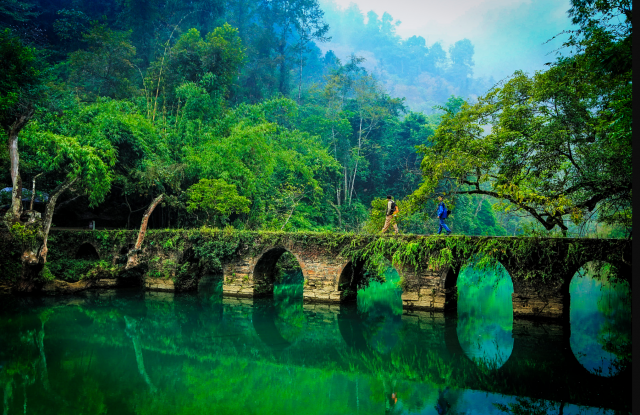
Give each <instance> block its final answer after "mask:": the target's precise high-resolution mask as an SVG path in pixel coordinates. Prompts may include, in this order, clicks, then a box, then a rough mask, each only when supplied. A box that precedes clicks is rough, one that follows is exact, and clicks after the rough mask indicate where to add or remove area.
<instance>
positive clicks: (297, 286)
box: [253, 247, 304, 298]
mask: <svg viewBox="0 0 640 415" xmlns="http://www.w3.org/2000/svg"><path fill="white" fill-rule="evenodd" d="M253 282H254V296H255V297H273V295H274V288H275V286H276V285H278V290H277V291H278V293H279V294H283V295H294V296H299V297H300V298H302V286H303V285H302V284H303V282H304V276H303V273H302V268H301V266H300V261H299V259H298V258H297V257H296V256H295V255H294V254H293V253H291V252H289V251H288V250H286V249H285V248H283V247H276V248H272V249H269V250H268V251H266V252H265V253H263V254H262V256H261V257H260V259H259V260H258V261H257V262H256V265H255V267H254V270H253ZM281 291H283V292H281ZM289 291H292V292H291V293H290V292H289Z"/></svg>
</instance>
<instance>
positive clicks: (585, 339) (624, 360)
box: [569, 261, 631, 377]
mask: <svg viewBox="0 0 640 415" xmlns="http://www.w3.org/2000/svg"><path fill="white" fill-rule="evenodd" d="M626 272H627V269H625V267H623V266H616V265H614V264H611V263H608V262H605V261H589V262H587V263H585V264H584V265H582V267H580V268H579V269H578V271H576V273H575V274H574V275H573V276H572V277H571V280H570V283H569V299H570V300H569V303H570V305H569V308H570V314H569V327H570V335H569V346H570V347H569V348H570V350H571V352H572V355H573V357H574V358H575V359H576V360H577V361H578V363H580V365H581V366H582V367H583V368H584V369H586V370H587V371H588V372H589V373H591V374H594V375H598V376H602V377H612V376H617V375H619V374H620V373H622V372H625V371H627V370H628V369H629V367H630V365H631V287H630V284H629V281H630V279H631V278H630V277H631V274H630V272H629V274H627V273H626Z"/></svg>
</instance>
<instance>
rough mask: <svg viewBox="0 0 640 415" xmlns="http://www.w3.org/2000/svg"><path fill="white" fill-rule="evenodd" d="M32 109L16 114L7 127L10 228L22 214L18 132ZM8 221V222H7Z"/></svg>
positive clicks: (32, 111)
mask: <svg viewBox="0 0 640 415" xmlns="http://www.w3.org/2000/svg"><path fill="white" fill-rule="evenodd" d="M33 113H34V110H33V109H28V110H27V111H25V112H24V113H22V114H20V116H18V119H17V120H16V121H15V122H14V123H13V124H12V125H11V127H10V128H9V141H8V147H9V159H10V160H11V185H12V186H13V188H12V190H11V210H10V211H9V212H7V216H9V217H11V219H10V221H8V222H7V226H8V227H9V228H10V227H11V225H12V224H13V223H16V222H18V221H20V215H21V214H22V178H21V177H20V153H19V152H18V134H19V133H20V131H22V129H23V128H24V127H25V126H26V125H27V123H28V122H29V120H30V119H31V117H32V116H33ZM9 222H10V223H9Z"/></svg>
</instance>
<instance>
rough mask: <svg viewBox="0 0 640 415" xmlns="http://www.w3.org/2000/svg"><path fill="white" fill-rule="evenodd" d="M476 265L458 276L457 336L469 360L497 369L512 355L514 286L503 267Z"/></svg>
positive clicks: (474, 262) (473, 263)
mask: <svg viewBox="0 0 640 415" xmlns="http://www.w3.org/2000/svg"><path fill="white" fill-rule="evenodd" d="M477 263H478V260H474V261H472V262H471V263H470V264H468V265H467V266H466V267H464V268H463V269H462V270H460V273H459V275H458V281H457V286H458V324H457V328H456V332H457V334H458V339H459V341H460V345H461V347H462V349H463V350H464V351H465V354H467V356H469V358H471V359H472V360H474V361H475V362H477V363H479V364H482V365H485V366H487V367H490V368H498V367H500V366H502V365H503V364H504V363H505V362H506V361H507V360H508V359H509V356H510V355H511V352H512V351H513V338H512V336H511V331H512V328H513V306H512V302H511V294H512V293H513V283H512V282H511V277H510V276H509V273H508V272H507V270H506V269H504V267H503V266H502V265H501V264H499V263H498V264H497V265H495V266H494V267H489V268H486V269H481V268H480V267H479V266H478V265H477Z"/></svg>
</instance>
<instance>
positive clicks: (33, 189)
mask: <svg viewBox="0 0 640 415" xmlns="http://www.w3.org/2000/svg"><path fill="white" fill-rule="evenodd" d="M43 174H44V173H39V174H36V176H35V177H34V178H33V180H32V182H33V185H32V186H31V203H30V204H29V210H33V202H34V200H36V179H37V178H38V177H40V176H42V175H43Z"/></svg>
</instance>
